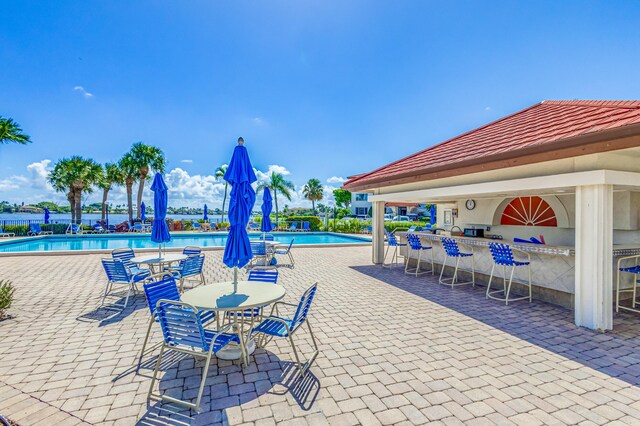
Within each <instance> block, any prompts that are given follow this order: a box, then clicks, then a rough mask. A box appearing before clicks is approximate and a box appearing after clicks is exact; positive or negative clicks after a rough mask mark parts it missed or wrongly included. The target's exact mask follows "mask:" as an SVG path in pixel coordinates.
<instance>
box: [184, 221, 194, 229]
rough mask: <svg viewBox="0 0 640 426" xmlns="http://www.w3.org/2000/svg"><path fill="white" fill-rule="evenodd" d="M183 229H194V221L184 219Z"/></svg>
mask: <svg viewBox="0 0 640 426" xmlns="http://www.w3.org/2000/svg"><path fill="white" fill-rule="evenodd" d="M182 230H183V231H192V230H193V223H192V222H191V221H190V220H183V221H182Z"/></svg>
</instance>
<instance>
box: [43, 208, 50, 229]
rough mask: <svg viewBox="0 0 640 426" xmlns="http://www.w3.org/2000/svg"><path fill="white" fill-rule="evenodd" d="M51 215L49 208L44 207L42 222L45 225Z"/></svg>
mask: <svg viewBox="0 0 640 426" xmlns="http://www.w3.org/2000/svg"><path fill="white" fill-rule="evenodd" d="M50 217H51V213H49V209H48V208H46V207H45V209H44V223H45V225H48V224H49V218H50Z"/></svg>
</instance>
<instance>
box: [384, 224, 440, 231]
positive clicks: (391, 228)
mask: <svg viewBox="0 0 640 426" xmlns="http://www.w3.org/2000/svg"><path fill="white" fill-rule="evenodd" d="M384 226H385V228H387V230H388V231H389V232H393V231H395V230H396V229H401V230H402V229H404V230H407V229H409V228H410V227H412V226H415V227H416V228H417V227H418V226H422V227H423V228H424V227H428V226H429V222H385V223H384Z"/></svg>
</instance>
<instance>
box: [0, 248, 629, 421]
mask: <svg viewBox="0 0 640 426" xmlns="http://www.w3.org/2000/svg"><path fill="white" fill-rule="evenodd" d="M294 254H295V257H296V267H295V268H294V269H288V268H281V269H280V274H281V275H280V280H279V282H280V283H281V284H283V285H284V286H285V287H286V289H287V296H286V300H288V301H295V300H296V299H297V297H298V296H299V295H300V294H301V293H302V292H303V291H304V289H305V288H306V287H308V286H309V285H310V284H312V283H313V282H315V281H318V282H319V287H318V294H317V298H316V300H315V301H314V305H313V307H312V310H311V321H313V322H312V325H313V326H314V331H315V333H316V336H317V338H318V340H319V343H320V348H321V354H320V356H319V357H318V359H317V361H316V363H315V364H314V365H313V366H312V367H311V369H310V374H309V375H308V376H307V377H306V378H305V379H304V380H299V379H297V378H296V377H295V374H294V371H293V369H292V364H291V360H292V357H293V354H292V352H291V350H290V348H289V346H288V344H287V342H286V341H276V342H273V343H272V344H270V345H269V346H267V347H266V349H259V350H257V351H256V352H255V354H254V355H253V356H252V357H251V365H250V366H249V367H247V368H242V367H240V366H239V365H238V364H237V363H236V364H234V363H231V362H229V361H221V360H216V361H214V362H213V365H212V367H211V369H210V371H209V379H208V381H207V385H206V387H205V396H204V398H203V404H202V409H203V410H202V413H200V414H194V413H190V412H189V411H186V410H180V409H176V408H175V407H173V406H171V405H164V406H162V405H160V404H159V403H156V402H154V403H152V404H150V405H147V399H146V393H147V391H148V387H149V383H150V378H149V374H150V372H151V370H150V367H151V366H152V365H153V361H154V358H153V357H151V356H149V357H147V358H146V359H145V361H144V366H143V369H141V371H140V374H135V373H134V372H133V370H132V366H133V365H134V362H135V360H136V353H137V351H138V350H139V349H140V347H141V345H142V341H143V339H144V333H145V329H146V325H147V321H148V315H149V314H148V310H147V308H146V306H145V303H144V300H143V298H142V297H141V296H137V297H135V298H134V303H133V304H132V305H131V306H130V307H129V308H128V309H127V310H126V311H124V312H123V313H122V314H120V315H119V316H116V317H113V318H107V317H106V315H105V312H104V311H102V310H99V309H96V306H97V305H98V303H99V300H100V297H101V293H102V291H103V290H104V285H105V278H104V273H103V271H102V269H101V266H100V263H99V259H100V257H101V256H100V255H83V256H78V255H73V256H55V257H41V256H38V257H36V256H31V257H15V258H0V271H2V272H1V274H0V275H1V278H4V279H10V280H12V281H13V282H14V284H15V286H16V288H17V290H16V301H15V304H14V307H12V308H11V310H10V313H11V314H12V315H14V318H12V319H9V320H5V321H2V322H0V359H1V360H2V362H0V413H2V414H5V415H8V416H9V417H11V418H13V419H14V420H16V421H18V423H20V424H21V425H23V426H29V425H56V424H60V425H74V424H96V425H133V424H140V425H161V424H171V425H187V424H195V425H211V424H233V425H236V424H244V425H256V426H258V425H274V424H278V425H285V426H289V425H324V424H331V425H356V424H365V425H375V424H384V425H392V424H397V425H405V424H406V425H408V424H424V423H434V424H476V425H485V424H499V425H503V424H504V425H511V424H514V425H515V424H517V425H524V424H526V425H536V424H584V425H588V424H589V425H590V424H616V423H617V424H639V423H640V387H639V386H640V355H638V347H640V337H639V335H640V315H632V314H621V315H616V317H615V325H614V330H613V331H612V332H609V333H606V334H598V333H595V332H592V331H590V330H586V329H582V328H576V327H575V326H574V325H573V322H572V321H573V315H572V312H570V311H569V310H566V309H563V308H559V307H557V306H553V305H549V304H546V303H542V302H535V301H534V303H532V304H528V303H524V302H518V303H514V304H513V305H511V306H508V307H505V306H504V305H501V304H499V303H497V302H495V301H487V300H485V298H484V294H483V291H482V289H481V288H476V289H473V288H456V289H454V290H452V289H450V288H448V287H444V286H441V285H438V284H437V279H436V278H434V277H432V276H430V275H426V276H421V277H418V278H416V277H414V276H409V275H405V274H404V273H403V272H402V271H401V270H399V269H383V268H380V267H376V266H373V265H371V263H370V259H371V249H370V248H367V247H341V248H306V249H304V250H296V251H295V252H294ZM205 256H206V263H205V276H206V280H207V281H208V282H216V281H225V280H229V279H230V278H231V271H230V270H229V269H227V268H225V267H223V266H222V263H221V256H222V253H221V252H220V251H211V252H207V253H206V255H205ZM159 336H160V333H159V330H158V329H157V328H156V329H154V335H153V341H158V340H159ZM297 342H298V343H299V345H300V348H301V349H302V351H303V352H306V351H308V350H309V348H310V345H309V343H308V335H307V334H306V333H302V334H300V335H298V336H297ZM200 371H201V370H200V365H199V364H198V365H194V361H193V359H192V358H190V357H188V356H174V357H169V358H168V359H167V361H166V362H165V363H163V366H162V373H161V376H160V386H161V388H162V390H163V391H164V392H168V393H171V394H173V395H175V396H178V397H180V396H182V397H186V398H193V397H194V396H195V387H196V386H197V382H198V381H199V374H200Z"/></svg>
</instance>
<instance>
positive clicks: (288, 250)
mask: <svg viewBox="0 0 640 426" xmlns="http://www.w3.org/2000/svg"><path fill="white" fill-rule="evenodd" d="M294 240H295V238H292V239H291V242H290V243H289V246H288V247H287V248H286V249H276V251H275V252H273V254H274V255H281V256H289V261H290V262H291V263H289V264H286V263H278V265H281V266H288V267H290V268H293V266H294V265H295V261H294V260H293V254H292V253H291V247H293V241H294Z"/></svg>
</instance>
